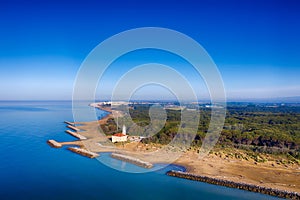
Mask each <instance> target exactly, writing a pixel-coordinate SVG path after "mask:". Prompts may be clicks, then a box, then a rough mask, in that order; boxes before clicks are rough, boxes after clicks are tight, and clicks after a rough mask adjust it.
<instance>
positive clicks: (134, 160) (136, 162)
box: [111, 153, 153, 169]
mask: <svg viewBox="0 0 300 200" xmlns="http://www.w3.org/2000/svg"><path fill="white" fill-rule="evenodd" d="M111 157H113V158H115V159H118V160H123V161H125V162H129V163H132V164H134V165H137V166H140V167H144V168H148V169H149V168H152V167H153V165H152V164H151V163H149V162H146V161H142V160H140V159H138V158H133V157H131V156H127V155H123V154H118V153H112V154H111Z"/></svg>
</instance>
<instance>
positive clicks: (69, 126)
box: [67, 125, 80, 131]
mask: <svg viewBox="0 0 300 200" xmlns="http://www.w3.org/2000/svg"><path fill="white" fill-rule="evenodd" d="M67 127H68V128H70V129H73V130H74V131H80V129H79V128H76V127H75V126H72V125H68V126H67Z"/></svg>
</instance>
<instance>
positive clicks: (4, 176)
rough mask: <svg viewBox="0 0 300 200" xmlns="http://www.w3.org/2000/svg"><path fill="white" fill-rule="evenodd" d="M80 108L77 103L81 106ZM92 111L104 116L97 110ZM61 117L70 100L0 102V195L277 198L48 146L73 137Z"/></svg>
mask: <svg viewBox="0 0 300 200" xmlns="http://www.w3.org/2000/svg"><path fill="white" fill-rule="evenodd" d="M86 106H88V103H87V102H83V103H82V109H86ZM79 109H80V108H79ZM89 109H91V112H95V111H94V110H93V108H89ZM96 114H97V116H98V117H99V118H101V117H103V116H105V115H106V113H105V112H102V111H99V110H98V111H97V112H96ZM65 120H68V121H73V116H72V103H71V102H70V101H1V102H0V152H1V153H0V199H3V200H6V199H74V200H76V199H99V200H100V199H101V200H106V199H107V200H114V199H123V200H127V199H128V200H135V199H137V200H140V199H143V200H147V199H149V200H160V199H163V200H166V199H172V200H176V199H180V200H182V199H193V200H196V199H277V198H274V197H271V196H267V195H262V194H258V193H253V192H247V191H243V190H238V189H232V188H227V187H222V186H215V185H211V184H207V183H202V182H195V181H190V180H185V179H179V178H175V177H169V176H167V175H165V172H166V171H168V170H170V169H181V170H184V169H183V168H180V167H179V166H175V165H169V166H168V167H166V168H164V169H162V170H159V171H155V172H148V173H136V174H133V173H125V172H121V171H117V170H115V169H112V168H110V167H107V166H106V165H104V164H102V163H101V162H99V161H98V160H97V159H89V158H86V157H82V156H80V155H77V154H74V153H72V152H70V151H68V150H67V149H66V148H61V149H54V148H51V147H49V146H48V144H47V143H46V141H47V140H48V139H55V140H57V141H71V140H74V138H73V137H72V136H70V135H68V134H66V133H65V132H64V131H65V130H66V129H67V128H66V124H64V123H63V122H64V121H65ZM83 120H90V119H89V117H88V116H87V117H86V118H85V117H84V116H83ZM101 156H102V157H103V158H104V159H111V158H110V157H109V155H108V154H101ZM115 162H121V161H115ZM126 166H127V167H135V166H131V165H130V164H126Z"/></svg>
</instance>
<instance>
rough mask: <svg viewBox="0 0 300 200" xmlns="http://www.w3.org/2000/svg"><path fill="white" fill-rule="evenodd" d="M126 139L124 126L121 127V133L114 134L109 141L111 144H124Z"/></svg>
mask: <svg viewBox="0 0 300 200" xmlns="http://www.w3.org/2000/svg"><path fill="white" fill-rule="evenodd" d="M127 138H128V135H126V126H125V125H123V128H122V133H116V134H114V135H112V136H111V141H112V142H113V143H115V142H126V141H127Z"/></svg>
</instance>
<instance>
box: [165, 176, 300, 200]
mask: <svg viewBox="0 0 300 200" xmlns="http://www.w3.org/2000/svg"><path fill="white" fill-rule="evenodd" d="M166 174H167V175H168V176H174V177H178V178H185V179H189V180H194V181H201V182H206V183H210V184H215V185H221V186H226V187H232V188H237V189H242V190H248V191H251V192H259V193H262V194H268V195H272V196H277V197H281V198H288V199H300V194H299V193H297V192H290V191H285V190H278V189H272V188H267V187H262V186H259V185H253V184H247V183H239V182H233V181H227V180H223V179H218V178H212V177H208V176H201V175H195V174H190V173H187V172H181V171H174V170H171V171H168V172H167V173H166Z"/></svg>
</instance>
